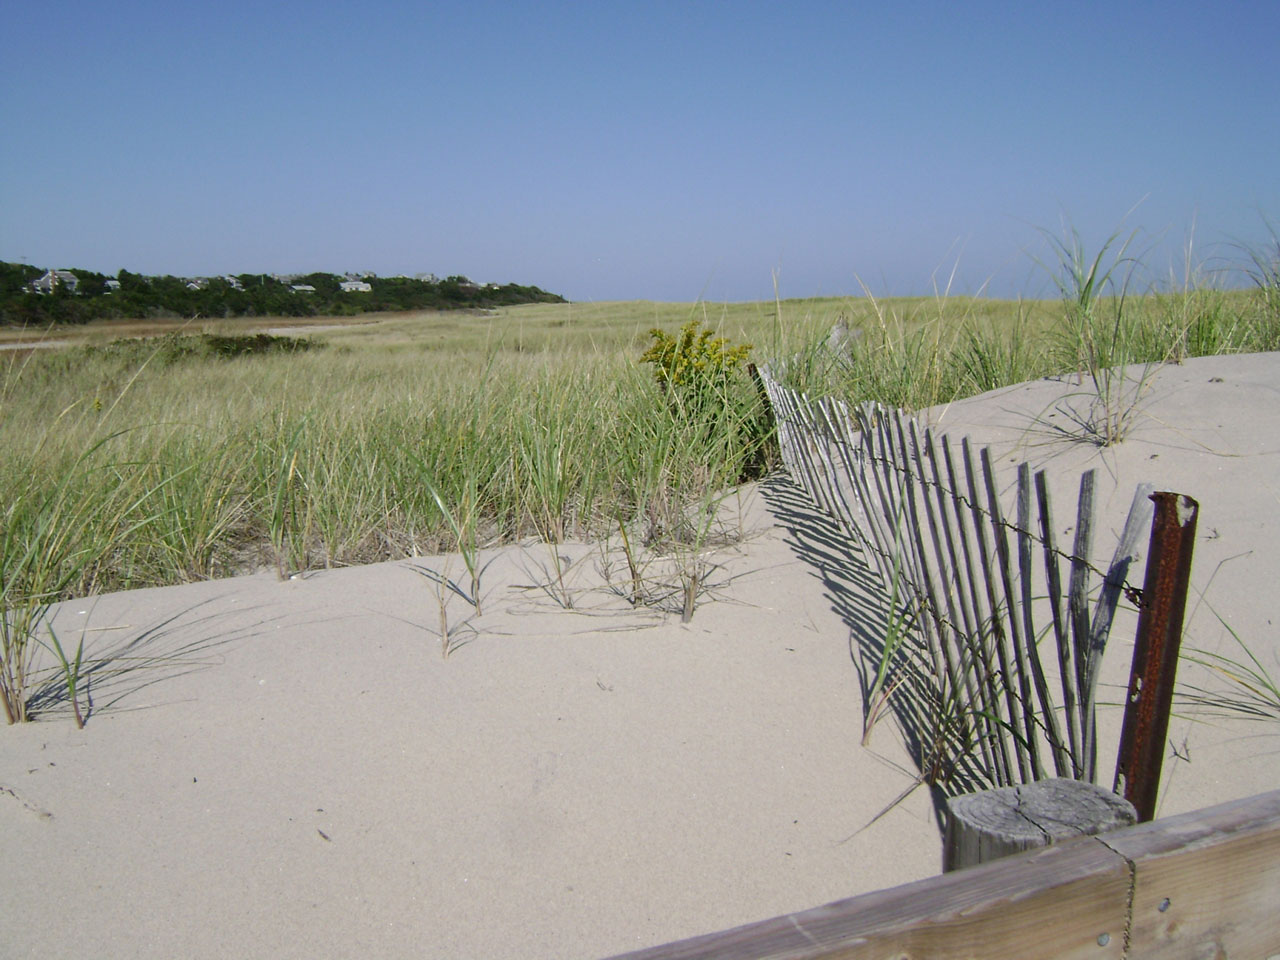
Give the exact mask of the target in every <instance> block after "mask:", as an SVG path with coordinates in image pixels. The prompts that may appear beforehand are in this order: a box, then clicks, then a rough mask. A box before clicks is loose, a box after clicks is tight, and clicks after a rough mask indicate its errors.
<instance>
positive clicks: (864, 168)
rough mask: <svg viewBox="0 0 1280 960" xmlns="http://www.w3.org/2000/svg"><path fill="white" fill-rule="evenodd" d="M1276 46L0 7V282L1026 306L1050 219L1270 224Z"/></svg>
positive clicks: (684, 24)
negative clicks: (225, 278)
mask: <svg viewBox="0 0 1280 960" xmlns="http://www.w3.org/2000/svg"><path fill="white" fill-rule="evenodd" d="M1278 42H1280V4H1275V3H1270V2H1267V3H1263V2H1254V3H1233V2H1219V3H1212V4H1209V3H1203V2H1199V3H1178V2H1169V3H1118V2H1111V3H1057V4H1041V3H1027V2H1022V3H1017V4H1013V3H995V2H973V3H967V4H963V3H954V2H949V3H909V2H908V3H889V2H885V0H881V2H877V3H874V4H862V3H817V2H795V3H777V2H773V3H699V2H685V3H662V2H656V3H610V2H589V3H559V2H547V3H538V4H534V3H529V4H525V3H505V4H504V3H487V2H467V3H455V2H449V3H407V2H395V0H367V2H362V3H346V2H339V0H329V2H309V3H302V2H287V0H285V2H258V3H248V2H244V0H227V2H223V3H219V4H208V5H203V4H198V3H197V4H174V3H170V2H164V3H161V2H150V0H147V2H130V0H122V2H111V3H104V2H101V0H93V2H89V0H82V2H59V0H52V2H46V3H43V4H22V5H17V4H11V5H9V8H8V11H7V12H6V15H5V29H4V33H3V36H2V37H0V130H2V131H3V133H0V259H4V260H10V261H17V260H22V259H25V260H26V261H27V262H29V263H33V264H37V265H40V266H81V267H86V268H89V269H95V270H99V271H101V272H104V273H115V272H116V271H117V270H119V269H120V268H121V267H126V268H128V269H130V270H134V271H137V272H142V273H148V274H158V273H172V274H176V275H180V276H181V275H186V276H190V275H197V274H201V275H203V274H211V273H224V272H244V271H255V272H256V271H269V272H293V271H299V272H300V271H309V270H332V271H345V270H358V269H369V270H373V271H375V272H377V273H379V274H383V275H391V274H397V273H408V274H414V273H419V272H434V273H436V274H439V275H441V276H444V275H447V274H453V273H463V274H466V275H468V276H470V277H472V278H473V279H476V280H483V281H515V282H518V283H533V284H538V285H540V286H543V287H545V288H547V289H550V290H554V291H556V292H559V293H563V294H565V295H566V296H568V297H570V298H572V299H575V300H613V299H632V298H649V299H659V300H681V301H687V300H693V299H696V298H698V297H705V298H707V299H710V300H755V299H769V298H772V296H773V276H774V274H775V272H776V273H777V275H778V279H779V284H780V289H781V292H782V294H783V296H811V295H845V294H857V293H860V292H861V290H862V285H863V284H865V285H866V287H867V288H868V289H869V290H870V291H871V292H873V293H875V294H877V295H887V294H911V293H925V292H929V290H930V289H931V287H932V284H933V283H934V282H935V280H936V282H937V283H938V284H939V285H940V286H941V285H945V284H946V282H947V278H948V277H949V276H950V274H951V272H952V270H953V268H954V269H955V280H954V282H953V287H952V289H953V290H955V291H957V292H965V293H973V292H978V291H979V290H982V289H984V285H985V289H986V290H987V291H989V292H991V293H994V294H998V295H1009V294H1012V293H1022V294H1025V295H1029V296H1035V295H1048V294H1050V293H1051V292H1052V290H1051V282H1050V280H1049V278H1048V276H1047V274H1046V273H1045V272H1044V270H1043V269H1041V268H1039V267H1037V265H1036V263H1035V259H1034V258H1035V257H1036V256H1040V257H1045V256H1047V255H1048V248H1047V246H1046V243H1045V240H1044V237H1043V236H1042V235H1041V233H1040V232H1039V230H1040V229H1048V230H1050V231H1054V232H1060V229H1061V226H1062V223H1063V221H1064V218H1066V219H1067V220H1069V221H1070V223H1071V224H1073V225H1074V226H1075V227H1076V228H1077V229H1078V230H1079V231H1080V233H1081V235H1082V237H1083V238H1084V240H1085V241H1086V243H1088V244H1090V245H1096V244H1097V243H1099V242H1101V241H1102V240H1104V239H1105V238H1106V237H1107V236H1108V235H1110V234H1111V233H1112V232H1113V231H1115V230H1116V229H1117V228H1121V227H1123V228H1124V229H1125V230H1126V231H1127V230H1130V229H1139V230H1140V231H1141V233H1140V236H1139V238H1138V240H1137V241H1136V242H1135V243H1136V246H1135V249H1141V250H1143V251H1144V252H1145V259H1146V261H1147V263H1148V265H1149V267H1150V268H1151V271H1152V273H1155V274H1162V275H1164V276H1167V275H1168V272H1169V269H1170V266H1171V265H1176V266H1177V268H1178V269H1180V260H1179V258H1180V257H1181V250H1182V248H1183V246H1184V245H1185V243H1186V241H1187V239H1188V237H1189V236H1191V237H1192V238H1193V241H1194V244H1195V247H1196V250H1197V256H1201V255H1203V256H1204V257H1205V258H1208V259H1209V260H1210V261H1211V263H1210V265H1211V266H1212V265H1215V264H1217V263H1220V262H1221V260H1218V259H1214V258H1215V257H1219V258H1220V257H1229V256H1231V248H1230V246H1229V245H1230V243H1231V242H1232V241H1244V242H1255V241H1257V240H1259V239H1261V238H1263V237H1265V235H1266V233H1265V231H1266V226H1265V224H1264V221H1263V217H1264V216H1267V217H1270V218H1272V222H1273V223H1275V222H1277V221H1280V69H1277V68H1276V66H1275V61H1274V57H1275V50H1276V48H1277V43H1278ZM1135 205H1136V209H1133V208H1134V207H1135ZM1131 210H1132V211H1133V212H1132V213H1130V211H1131ZM1126 214H1127V215H1128V219H1127V220H1125V219H1124V218H1125V217H1126ZM1193 224H1194V231H1193Z"/></svg>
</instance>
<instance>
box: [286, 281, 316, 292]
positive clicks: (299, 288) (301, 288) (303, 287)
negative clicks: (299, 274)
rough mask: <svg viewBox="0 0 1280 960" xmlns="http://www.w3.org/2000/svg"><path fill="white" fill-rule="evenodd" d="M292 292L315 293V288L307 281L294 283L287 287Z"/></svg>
mask: <svg viewBox="0 0 1280 960" xmlns="http://www.w3.org/2000/svg"><path fill="white" fill-rule="evenodd" d="M289 289H290V290H292V291H293V292H294V293H315V292H316V288H315V287H313V286H312V285H311V284H309V283H295V284H293V285H292V286H291V287H289Z"/></svg>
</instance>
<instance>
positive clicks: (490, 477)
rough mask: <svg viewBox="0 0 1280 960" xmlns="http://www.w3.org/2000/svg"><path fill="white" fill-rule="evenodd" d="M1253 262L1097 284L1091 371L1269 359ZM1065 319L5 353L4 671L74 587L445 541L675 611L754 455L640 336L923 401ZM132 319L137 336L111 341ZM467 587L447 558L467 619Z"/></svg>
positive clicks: (729, 419)
mask: <svg viewBox="0 0 1280 960" xmlns="http://www.w3.org/2000/svg"><path fill="white" fill-rule="evenodd" d="M1271 254H1272V252H1271V251H1269V250H1255V251H1253V252H1252V254H1251V259H1250V261H1249V263H1250V264H1252V265H1253V266H1254V268H1255V270H1254V272H1255V273H1256V274H1257V276H1258V277H1259V278H1261V279H1260V280H1259V282H1258V283H1257V286H1255V288H1254V289H1251V290H1236V291H1223V290H1217V289H1213V288H1212V287H1209V286H1206V285H1201V284H1188V285H1186V286H1185V288H1183V289H1180V290H1174V291H1172V292H1165V293H1145V294H1133V293H1130V292H1129V291H1120V294H1117V292H1116V291H1115V290H1108V289H1105V288H1104V287H1105V285H1101V286H1099V287H1097V288H1095V289H1094V290H1093V291H1092V292H1091V297H1092V299H1091V300H1090V304H1089V305H1090V308H1091V309H1092V310H1094V311H1095V314H1096V315H1105V316H1107V317H1108V318H1109V321H1113V322H1116V323H1120V324H1122V325H1123V331H1122V332H1123V336H1122V337H1118V338H1116V342H1117V343H1119V344H1120V345H1121V347H1122V351H1121V352H1119V353H1116V352H1113V353H1111V354H1108V358H1107V359H1108V361H1109V362H1110V361H1115V362H1119V363H1129V364H1146V363H1158V362H1165V361H1176V360H1180V359H1183V358H1185V357H1187V356H1192V355H1197V354H1200V353H1210V352H1211V353H1226V352H1251V351H1258V350H1274V349H1280V311H1278V310H1277V304H1278V303H1280V298H1277V297H1276V296H1275V293H1274V284H1273V282H1272V280H1273V278H1272V275H1271V274H1269V273H1267V269H1268V265H1269V264H1270V263H1271ZM1269 284H1270V285H1269ZM1121 295H1122V296H1121ZM1121 300H1123V304H1122V305H1120V301H1121ZM1076 306H1077V307H1078V303H1077V305H1076ZM1073 309H1075V308H1073V307H1072V306H1071V304H1070V303H1069V302H1068V303H1067V304H1065V305H1064V303H1063V302H1060V301H1056V300H1055V301H1000V300H992V299H984V298H974V297H962V296H949V295H939V296H934V297H918V298H891V299H878V298H875V297H872V296H869V295H868V296H859V297H847V298H827V299H814V300H782V301H768V302H760V303H741V304H710V303H696V304H666V303H652V302H629V303H599V304H572V303H569V304H537V305H524V306H519V307H513V308H505V309H499V310H491V311H483V312H446V313H416V314H404V315H387V316H374V317H364V318H360V319H359V320H358V321H355V322H350V323H345V324H330V323H328V322H327V321H322V322H317V321H316V320H315V319H314V318H312V319H311V320H310V321H309V322H308V323H306V324H299V323H285V322H277V321H276V320H267V321H262V320H259V321H258V322H257V323H256V324H251V323H250V322H248V321H244V320H237V321H217V322H216V323H204V322H201V321H189V322H185V323H178V324H169V325H164V324H143V323H138V324H134V325H121V324H114V325H103V326H102V327H94V326H90V327H88V328H84V329H81V330H78V331H76V334H77V336H76V338H75V342H74V343H73V344H72V345H70V346H67V347H64V348H62V349H56V350H43V351H5V352H3V353H2V354H0V442H2V443H3V445H4V449H5V452H6V455H5V457H4V458H3V460H2V461H0V498H3V499H2V500H0V502H3V503H4V504H7V505H8V507H7V512H6V514H5V515H4V517H3V530H0V552H2V553H3V556H0V566H3V569H4V571H5V591H6V592H5V598H4V611H5V616H4V622H5V624H6V626H5V634H4V644H5V649H4V651H3V656H4V663H5V668H6V670H11V671H17V672H18V673H21V671H23V670H26V669H27V668H28V667H29V663H28V662H27V661H29V658H30V656H31V650H32V649H33V648H32V647H31V646H30V644H31V643H33V642H36V641H35V639H34V638H35V636H36V634H38V632H39V621H40V614H41V612H42V611H43V610H44V609H46V608H47V605H48V604H49V603H52V602H55V601H56V600H58V599H61V598H65V597H69V596H73V595H83V594H88V593H94V592H101V591H107V590H116V589H127V588H132V587H140V586H151V585H166V584H173V583H180V582H185V581H191V580H197V579H205V578H214V577H223V576H229V575H234V574H238V573H244V572H249V571H253V570H258V569H263V568H274V569H275V570H277V571H278V573H279V575H281V576H288V575H292V574H294V573H298V572H301V571H305V570H309V569H316V568H322V567H328V566H339V565H349V564H359V563H368V562H374V561H379V560H386V559H396V558H401V557H407V556H416V555H424V554H434V553H440V552H446V551H450V552H452V551H460V552H461V553H462V554H463V556H464V557H471V558H473V561H474V558H476V557H477V555H478V551H479V550H481V549H484V548H486V547H489V546H492V545H496V544H500V543H509V542H515V541H519V540H521V539H524V538H531V537H535V538H538V539H540V540H543V541H546V542H549V543H554V542H557V541H560V540H564V539H572V538H576V539H593V538H603V537H608V536H613V535H617V534H619V532H620V531H621V532H622V533H623V534H624V535H625V540H626V543H627V546H628V555H629V556H630V557H631V558H632V562H633V568H632V580H633V581H636V582H638V567H639V565H640V563H641V560H642V558H641V556H640V554H641V552H642V551H651V552H652V551H662V550H666V551H668V555H669V556H673V557H677V558H678V559H679V560H680V567H681V570H682V577H683V581H684V582H683V589H684V591H685V594H686V597H687V601H686V603H685V608H686V612H688V611H690V610H691V608H692V604H693V602H694V601H695V600H696V596H697V593H698V590H699V584H700V583H701V579H702V576H703V570H702V566H701V563H702V561H701V560H700V559H699V549H700V543H701V542H702V541H703V540H705V538H706V530H705V529H704V527H703V526H702V524H703V520H704V519H705V518H706V517H708V516H710V514H711V508H712V506H713V505H714V503H715V499H716V497H718V496H721V495H722V494H723V492H724V491H727V490H730V489H732V488H733V487H734V486H735V485H736V484H738V483H739V482H741V481H743V480H745V479H750V478H752V477H755V476H760V475H762V474H763V473H765V472H767V471H768V470H769V469H771V468H772V467H773V466H774V455H773V452H772V449H771V447H770V445H769V441H768V436H767V423H768V418H767V415H765V410H764V407H763V400H762V399H761V397H760V395H759V392H758V389H757V387H756V385H755V384H754V382H753V381H752V379H751V377H750V376H749V375H748V374H747V372H746V370H745V368H744V369H742V370H737V371H736V372H735V374H734V376H732V377H728V378H726V379H725V380H724V381H723V383H719V384H717V387H716V389H717V391H719V393H720V394H722V395H721V396H719V398H718V400H717V402H715V403H710V404H707V403H697V404H690V403H687V402H673V398H672V396H671V394H670V393H669V392H668V391H666V390H664V388H663V385H662V384H661V383H660V382H658V379H657V378H655V377H654V376H653V371H652V370H651V369H650V368H649V366H647V365H646V364H644V363H642V362H641V356H642V354H643V353H644V350H645V348H646V346H648V345H649V344H650V341H651V340H652V334H651V331H652V330H653V329H655V328H657V329H660V330H665V331H667V332H668V333H674V332H675V331H676V330H678V329H679V328H681V327H682V326H684V325H686V324H688V323H690V322H691V321H697V322H699V323H700V324H702V325H704V327H705V328H706V329H708V330H710V331H713V332H714V333H715V335H716V336H717V337H725V338H727V340H728V342H729V343H730V344H743V343H750V344H753V345H754V350H753V351H752V353H751V359H752V360H754V361H756V362H764V361H766V360H768V359H770V358H777V357H790V358H794V359H793V361H792V362H791V363H790V364H789V365H788V369H787V378H788V380H790V381H791V385H793V386H796V387H798V388H800V389H804V390H807V391H809V392H812V393H826V394H835V395H838V396H842V397H844V398H846V399H850V400H853V401H860V400H864V399H874V400H878V401H880V402H884V403H889V404H894V405H897V406H901V407H904V408H906V409H918V408H921V407H925V406H931V405H935V404H939V403H945V402H949V401H951V400H954V399H957V398H959V397H962V396H966V395H970V394H974V393H979V392H982V391H985V390H989V389H992V388H995V387H998V386H1003V385H1006V384H1008V383H1014V382H1019V381H1022V380H1027V379H1032V378H1035V377H1039V376H1045V375H1050V374H1062V373H1066V372H1073V371H1077V372H1078V371H1079V369H1080V353H1079V350H1080V341H1079V331H1076V332H1075V333H1074V334H1073V333H1071V332H1070V331H1069V330H1068V331H1066V332H1064V323H1063V319H1064V310H1065V315H1066V316H1068V317H1069V316H1070V315H1071V312H1072V310H1073ZM1107 311H1110V312H1109V313H1107ZM1065 326H1069V325H1065ZM126 329H127V331H128V333H129V334H130V335H131V336H135V337H144V338H147V339H135V340H132V341H129V342H126V343H120V342H118V339H119V338H118V334H120V333H121V332H122V331H124V330H126ZM264 330H266V331H268V332H269V333H270V336H269V337H268V338H266V339H265V340H264V339H261V338H259V337H258V335H259V334H260V333H262V332H263V331H264ZM833 331H843V333H842V334H841V342H840V343H839V344H838V349H836V345H835V344H834V343H833ZM10 333H11V332H10ZM58 333H59V335H60V336H63V335H66V333H67V332H66V331H59V332H58ZM156 335H159V339H155V336H156ZM286 335H292V336H289V339H288V341H282V340H280V338H281V337H282V336H286ZM184 338H185V339H184ZM218 338H221V339H218ZM255 343H256V346H254V344H255ZM242 348H243V349H242ZM42 505H43V506H42ZM41 511H43V512H41ZM33 537H34V538H37V539H32V538H33ZM39 537H44V538H46V540H47V541H48V543H50V544H54V545H56V546H57V548H58V549H57V550H46V549H45V547H43V546H41V544H42V543H44V542H45V541H41V540H39V539H38V538H39ZM33 557H39V558H40V563H39V564H37V565H32V558H33ZM23 564H27V566H23ZM19 570H21V571H23V572H21V574H20V575H19V574H18V573H15V571H19ZM478 574H479V566H478V562H472V563H468V575H469V577H468V579H469V586H470V591H469V592H470V595H471V596H473V597H474V598H475V600H476V604H475V606H476V607H477V610H479V608H480V606H481V604H480V586H481V585H480V583H479V577H478ZM636 590H637V591H638V587H637V588H636ZM24 631H25V632H24ZM20 635H21V637H20ZM43 642H44V641H43V640H41V641H39V643H43ZM24 657H26V658H27V661H24V659H23V658H24ZM6 676H8V675H6ZM6 682H8V683H18V684H19V685H20V676H18V674H14V675H13V676H12V677H9V679H7V681H6ZM13 697H15V698H18V697H19V695H18V694H17V693H14V694H13ZM17 712H19V711H18V709H17V708H16V707H14V708H13V712H11V713H10V718H11V719H22V717H21V716H17V715H16V713H17Z"/></svg>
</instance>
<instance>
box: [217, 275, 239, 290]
mask: <svg viewBox="0 0 1280 960" xmlns="http://www.w3.org/2000/svg"><path fill="white" fill-rule="evenodd" d="M222 279H223V282H225V283H226V284H227V286H229V287H230V288H231V289H232V290H243V289H244V284H242V283H241V282H240V278H239V277H233V276H232V275H231V274H227V275H226V276H225V277H223V278H222Z"/></svg>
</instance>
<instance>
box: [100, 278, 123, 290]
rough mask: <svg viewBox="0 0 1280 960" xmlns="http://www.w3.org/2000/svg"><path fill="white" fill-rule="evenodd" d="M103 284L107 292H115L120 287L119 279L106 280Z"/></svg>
mask: <svg viewBox="0 0 1280 960" xmlns="http://www.w3.org/2000/svg"><path fill="white" fill-rule="evenodd" d="M103 286H105V287H106V288H107V293H115V292H116V291H117V290H119V289H120V281H119V280H107V281H106V282H105V283H104V284H103Z"/></svg>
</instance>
